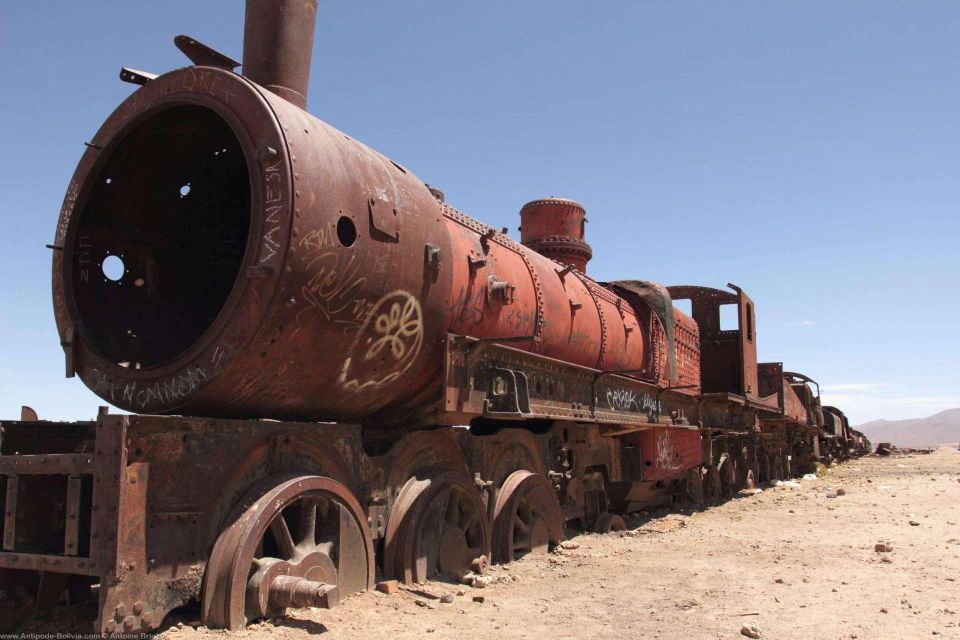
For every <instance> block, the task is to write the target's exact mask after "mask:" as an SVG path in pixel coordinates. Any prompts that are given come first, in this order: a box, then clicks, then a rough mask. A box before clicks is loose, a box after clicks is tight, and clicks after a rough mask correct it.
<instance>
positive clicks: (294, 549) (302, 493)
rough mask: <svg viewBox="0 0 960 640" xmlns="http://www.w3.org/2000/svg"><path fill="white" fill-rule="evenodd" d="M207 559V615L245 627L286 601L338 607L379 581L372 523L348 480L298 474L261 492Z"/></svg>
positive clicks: (278, 611) (211, 622)
mask: <svg viewBox="0 0 960 640" xmlns="http://www.w3.org/2000/svg"><path fill="white" fill-rule="evenodd" d="M256 493H257V495H259V497H257V498H256V499H255V500H253V502H252V504H250V506H249V507H247V508H246V509H245V510H244V511H243V513H242V514H240V515H239V517H238V518H237V519H236V520H234V522H233V524H231V525H230V526H229V527H228V528H227V529H225V530H224V531H223V533H221V534H220V537H219V538H218V539H217V542H216V544H215V545H214V547H213V553H211V555H210V560H209V562H208V563H207V569H206V574H205V575H204V581H205V583H204V589H203V621H204V624H205V625H207V626H208V627H226V628H228V629H234V630H236V629H242V628H243V627H244V626H246V625H247V624H248V623H249V622H251V621H253V620H256V619H258V618H264V617H267V616H275V615H282V614H283V612H284V610H285V609H286V608H287V607H295V608H301V607H327V608H329V607H332V606H334V605H336V604H337V601H338V600H339V597H340V596H341V595H346V594H349V593H354V592H356V591H361V590H363V589H366V588H368V587H370V586H372V584H373V576H374V557H373V543H372V541H371V540H370V534H369V530H368V528H367V523H366V520H365V518H364V517H363V512H362V510H361V508H360V505H359V504H358V503H357V501H356V499H355V498H354V497H353V495H352V494H351V493H350V490H349V489H347V488H346V487H345V486H344V485H342V484H340V483H339V482H337V481H335V480H332V479H330V478H324V477H321V476H299V477H296V478H292V479H289V480H285V481H280V482H278V483H275V484H273V486H272V488H270V489H268V490H267V491H265V492H256Z"/></svg>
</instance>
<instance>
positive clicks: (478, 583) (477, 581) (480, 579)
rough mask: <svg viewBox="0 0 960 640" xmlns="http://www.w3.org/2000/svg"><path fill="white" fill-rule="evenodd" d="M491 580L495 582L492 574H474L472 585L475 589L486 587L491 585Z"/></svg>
mask: <svg viewBox="0 0 960 640" xmlns="http://www.w3.org/2000/svg"><path fill="white" fill-rule="evenodd" d="M491 582H493V578H491V577H490V576H474V577H473V580H472V581H471V582H470V586H471V587H473V588H474V589H485V588H487V587H489V586H490V583H491Z"/></svg>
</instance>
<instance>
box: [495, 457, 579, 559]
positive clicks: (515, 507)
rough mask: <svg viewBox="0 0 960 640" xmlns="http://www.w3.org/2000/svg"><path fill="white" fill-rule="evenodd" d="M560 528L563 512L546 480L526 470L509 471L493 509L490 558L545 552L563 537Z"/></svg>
mask: <svg viewBox="0 0 960 640" xmlns="http://www.w3.org/2000/svg"><path fill="white" fill-rule="evenodd" d="M563 530H564V520H563V513H562V512H561V511H560V505H559V504H558V503H557V498H556V495H554V492H553V487H552V486H550V483H549V482H547V479H546V478H544V477H543V476H541V475H539V474H536V473H531V472H530V471H514V472H513V473H512V474H510V476H509V477H508V478H507V480H506V481H505V482H504V483H503V486H502V487H500V491H499V493H498V494H497V503H496V506H494V509H493V558H494V561H495V562H501V563H505V562H512V561H513V560H514V559H515V558H517V557H519V556H520V555H523V554H524V553H547V552H548V551H549V550H550V547H551V546H556V545H558V544H560V541H561V540H563Z"/></svg>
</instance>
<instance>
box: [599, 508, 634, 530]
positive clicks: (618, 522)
mask: <svg viewBox="0 0 960 640" xmlns="http://www.w3.org/2000/svg"><path fill="white" fill-rule="evenodd" d="M626 528H627V525H626V524H625V523H624V522H623V518H621V517H620V516H618V515H617V514H615V513H610V512H609V511H604V512H603V513H601V514H600V515H598V516H597V519H596V521H595V522H594V523H593V532H594V533H610V532H611V531H623V530H624V529H626Z"/></svg>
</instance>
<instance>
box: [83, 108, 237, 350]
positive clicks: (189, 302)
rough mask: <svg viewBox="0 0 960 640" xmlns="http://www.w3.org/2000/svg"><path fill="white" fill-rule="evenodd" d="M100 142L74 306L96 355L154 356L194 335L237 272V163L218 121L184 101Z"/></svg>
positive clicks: (231, 138)
mask: <svg viewBox="0 0 960 640" xmlns="http://www.w3.org/2000/svg"><path fill="white" fill-rule="evenodd" d="M107 153H109V156H108V157H107V159H106V162H105V163H104V164H103V165H102V166H101V168H100V170H99V175H98V176H96V177H95V179H94V180H93V181H92V183H91V184H92V189H91V191H90V195H89V197H88V198H87V199H86V202H85V205H84V207H83V209H82V211H81V213H80V220H79V223H78V229H77V233H76V235H75V236H74V238H75V240H74V247H73V249H74V252H73V255H74V259H73V264H72V281H73V290H74V296H75V302H76V309H77V313H78V314H79V320H80V324H81V327H82V332H83V334H84V337H85V339H86V341H87V343H88V344H89V346H90V347H91V348H92V349H93V350H94V351H96V352H97V353H98V354H99V355H100V356H101V357H103V358H106V359H108V360H110V361H112V362H115V363H117V364H119V365H121V366H127V367H131V368H147V367H152V366H157V365H160V364H162V363H164V362H167V361H169V360H172V359H174V358H176V357H177V356H179V355H180V354H182V353H183V352H184V351H186V350H187V349H188V348H190V346H191V345H193V344H194V343H195V342H196V341H197V340H198V339H199V338H200V336H201V335H202V334H203V333H204V332H205V331H206V330H207V329H208V328H209V327H210V325H211V324H212V323H213V321H214V320H215V318H216V317H217V314H218V313H219V312H220V310H221V308H222V307H223V305H224V303H225V302H226V300H227V296H228V295H229V293H230V291H231V289H232V288H233V285H234V283H235V282H236V280H237V277H238V274H239V273H240V270H241V263H242V261H243V256H244V251H245V248H246V244H247V235H248V231H249V226H250V201H251V199H250V177H249V173H248V170H247V164H246V161H245V158H244V155H243V151H242V148H241V145H240V142H239V141H238V140H237V137H236V135H234V133H233V132H232V131H231V129H230V127H229V125H228V124H227V123H226V122H225V121H224V120H223V119H222V118H221V117H220V116H218V115H217V114H216V113H214V112H213V111H212V110H210V109H207V108H205V107H200V106H194V105H183V106H176V107H171V108H169V109H166V110H163V111H160V112H158V113H156V114H154V115H152V116H150V117H149V118H147V119H146V120H145V121H143V122H142V123H140V124H139V125H138V126H136V127H135V128H134V129H133V130H131V131H130V132H129V133H128V134H127V135H126V136H125V137H124V138H123V139H122V140H121V141H120V142H119V144H118V145H117V146H116V147H115V148H114V149H113V150H112V151H108V152H107ZM118 266H119V267H120V268H121V269H122V270H121V271H117V267H118Z"/></svg>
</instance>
